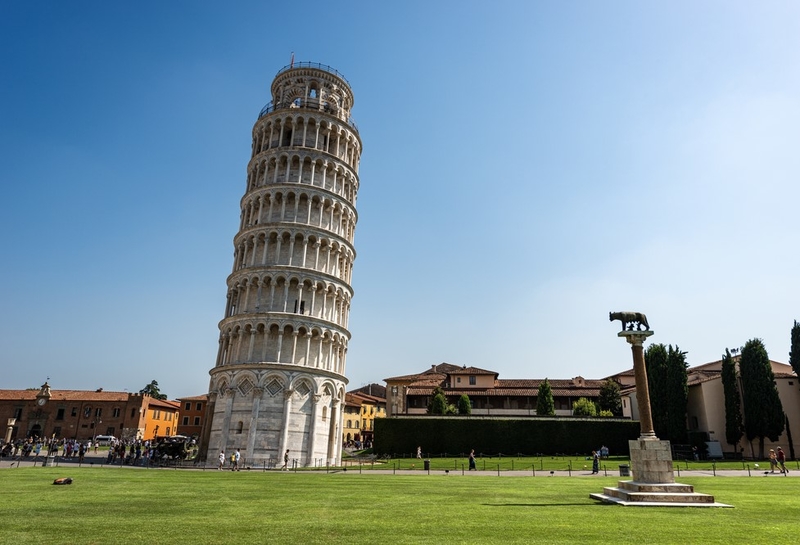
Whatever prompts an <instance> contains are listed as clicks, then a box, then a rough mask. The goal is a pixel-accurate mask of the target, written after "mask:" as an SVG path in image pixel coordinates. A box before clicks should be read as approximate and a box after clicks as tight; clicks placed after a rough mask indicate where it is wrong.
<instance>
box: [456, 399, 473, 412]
mask: <svg viewBox="0 0 800 545" xmlns="http://www.w3.org/2000/svg"><path fill="white" fill-rule="evenodd" d="M458 414H464V415H469V414H472V402H471V401H470V400H469V396H468V395H467V394H461V397H459V398H458Z"/></svg>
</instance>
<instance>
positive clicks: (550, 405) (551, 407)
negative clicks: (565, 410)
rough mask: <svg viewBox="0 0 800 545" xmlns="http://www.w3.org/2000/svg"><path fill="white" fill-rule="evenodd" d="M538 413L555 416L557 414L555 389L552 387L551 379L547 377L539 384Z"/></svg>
mask: <svg viewBox="0 0 800 545" xmlns="http://www.w3.org/2000/svg"><path fill="white" fill-rule="evenodd" d="M536 414H537V415H539V416H554V415H555V414H556V404H555V402H554V401H553V390H552V388H550V381H549V380H547V379H544V382H542V383H541V384H540V385H539V393H538V395H537V396H536Z"/></svg>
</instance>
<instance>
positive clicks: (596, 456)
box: [592, 450, 600, 475]
mask: <svg viewBox="0 0 800 545" xmlns="http://www.w3.org/2000/svg"><path fill="white" fill-rule="evenodd" d="M598 473H600V453H599V452H597V451H596V450H593V451H592V475H597V474H598Z"/></svg>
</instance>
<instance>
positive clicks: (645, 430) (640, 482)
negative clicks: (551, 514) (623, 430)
mask: <svg viewBox="0 0 800 545" xmlns="http://www.w3.org/2000/svg"><path fill="white" fill-rule="evenodd" d="M609 319H610V320H611V321H612V322H613V321H614V320H619V321H620V322H622V331H620V332H619V333H618V334H617V335H618V336H619V337H624V338H625V340H626V341H628V343H630V345H631V351H632V352H633V372H634V376H635V378H636V402H637V406H638V408H639V426H640V427H639V429H640V435H639V438H638V439H634V440H632V441H629V442H628V448H629V450H630V456H631V470H632V471H633V480H632V481H619V483H617V487H616V488H613V487H606V488H604V489H603V493H602V494H589V497H590V498H593V499H596V500H601V501H604V502H607V503H618V504H620V505H636V506H676V507H730V506H729V505H725V504H721V503H716V502H715V501H714V496H709V495H708V494H698V493H696V492H694V487H692V486H690V485H687V484H679V483H676V482H675V474H674V472H673V469H672V449H671V447H670V444H669V441H662V440H660V439H659V438H658V437H656V433H655V430H654V429H653V416H652V414H651V412H650V390H649V387H648V385H647V368H646V367H645V363H644V347H643V343H644V341H645V340H646V339H647V337H650V336H651V335H653V331H651V330H650V324H648V323H647V317H646V316H645V315H644V314H642V313H641V312H611V313H609ZM642 328H644V329H642Z"/></svg>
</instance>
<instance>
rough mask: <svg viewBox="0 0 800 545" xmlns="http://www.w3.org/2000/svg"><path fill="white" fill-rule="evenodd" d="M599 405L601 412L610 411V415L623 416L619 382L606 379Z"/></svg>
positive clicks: (598, 401)
mask: <svg viewBox="0 0 800 545" xmlns="http://www.w3.org/2000/svg"><path fill="white" fill-rule="evenodd" d="M597 407H598V409H600V412H603V411H608V412H610V413H611V415H609V416H622V397H621V396H620V395H619V384H617V382H616V381H614V380H612V379H606V381H605V382H604V383H603V385H602V386H601V387H600V396H599V397H598V399H597Z"/></svg>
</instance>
